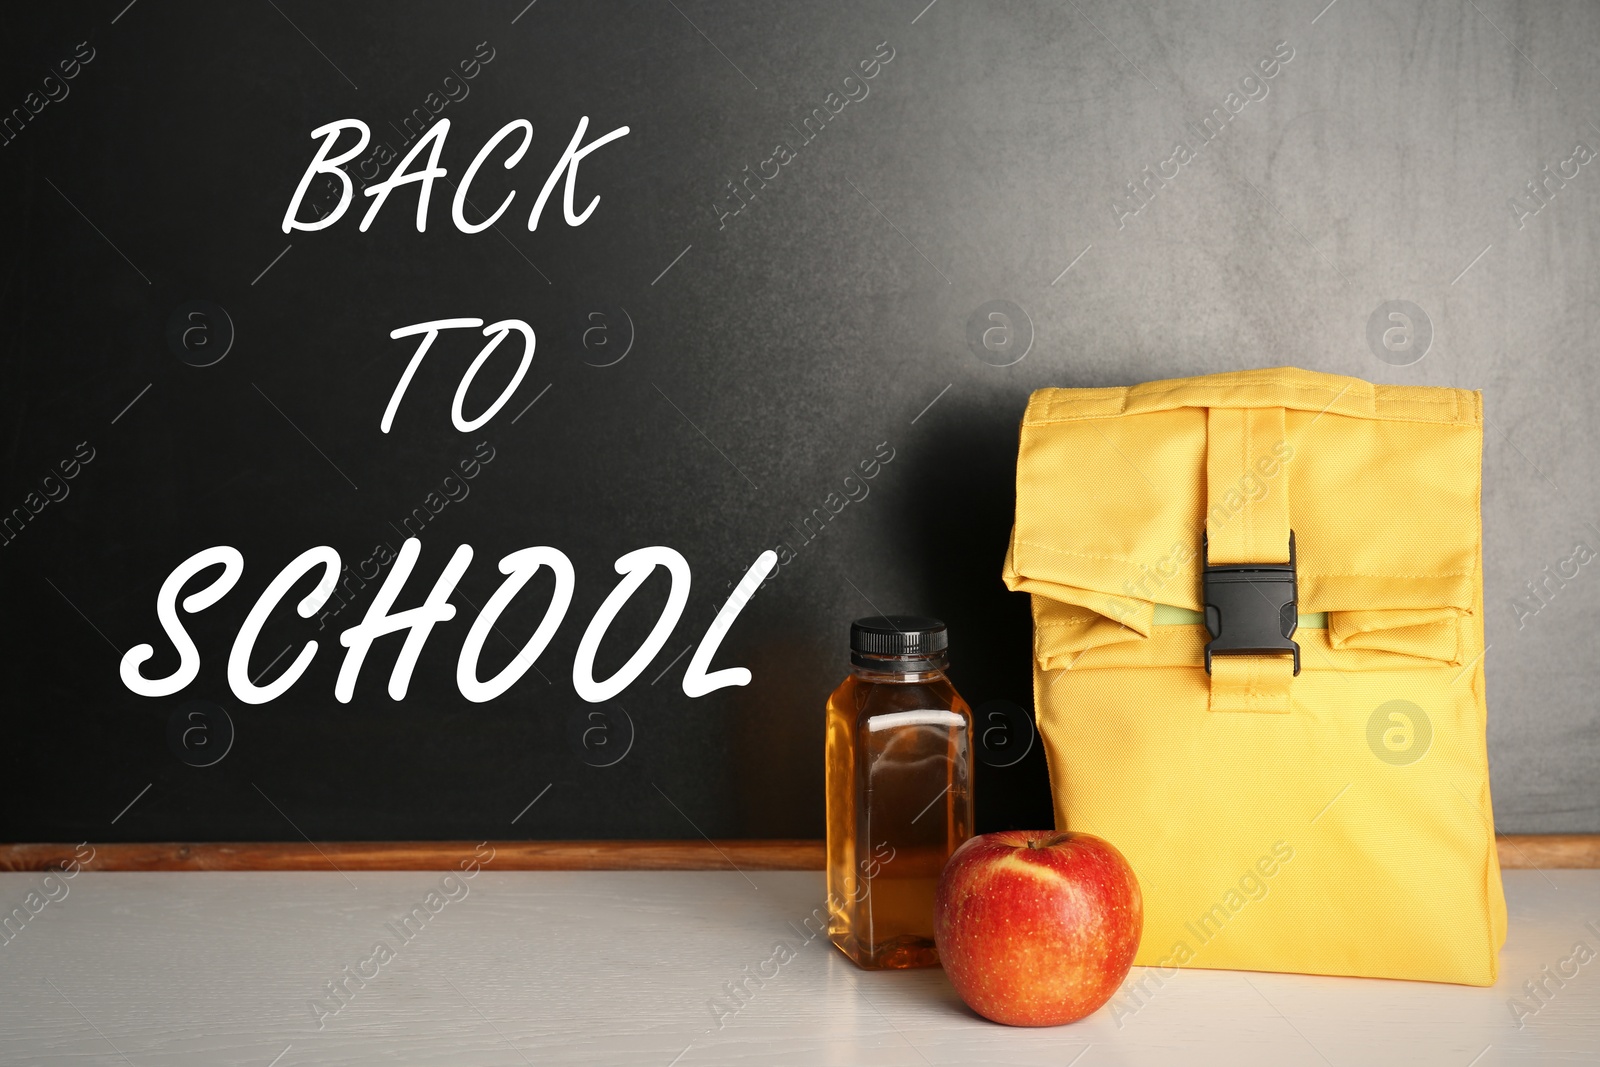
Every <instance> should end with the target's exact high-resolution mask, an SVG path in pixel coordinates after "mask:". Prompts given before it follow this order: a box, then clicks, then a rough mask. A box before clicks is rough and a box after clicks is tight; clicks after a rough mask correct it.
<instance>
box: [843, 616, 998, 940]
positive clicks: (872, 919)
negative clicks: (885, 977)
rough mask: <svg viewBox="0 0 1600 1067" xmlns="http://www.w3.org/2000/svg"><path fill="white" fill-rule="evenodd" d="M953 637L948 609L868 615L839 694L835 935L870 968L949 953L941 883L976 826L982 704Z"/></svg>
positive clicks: (860, 622)
mask: <svg viewBox="0 0 1600 1067" xmlns="http://www.w3.org/2000/svg"><path fill="white" fill-rule="evenodd" d="M947 645H948V634H947V633H946V630H945V625H944V623H942V622H940V621H939V620H938V619H930V618H924V617H921V616H916V615H888V616H883V615H877V616H872V617H870V618H865V619H857V620H856V621H855V622H854V623H852V624H851V626H850V663H851V667H852V669H851V672H850V676H849V677H848V678H846V679H845V680H844V681H843V682H842V683H841V684H840V685H839V688H837V689H835V690H834V691H833V695H832V696H830V697H829V698H828V707H827V761H828V766H827V793H828V913H829V924H828V936H829V938H830V940H832V941H833V943H834V944H835V945H837V946H838V947H839V949H840V951H842V952H843V953H844V954H845V955H846V956H849V957H850V959H852V960H853V961H855V963H856V964H857V965H858V966H860V967H863V968H867V969H870V970H876V969H884V968H899V967H928V966H933V965H936V964H937V963H938V962H939V953H938V950H937V949H936V948H935V947H934V942H933V894H934V889H935V887H936V886H937V884H938V881H939V873H940V871H942V870H943V869H944V864H945V861H946V860H947V859H949V858H950V854H951V853H952V852H954V851H955V849H956V847H957V846H958V845H960V844H961V842H963V841H965V840H966V839H967V838H968V837H970V836H971V835H972V749H971V743H970V738H971V735H972V711H971V709H970V708H968V707H967V703H966V701H964V700H962V699H961V696H960V694H958V693H957V692H956V690H955V686H953V685H951V684H950V679H949V678H948V677H946V676H945V673H944V672H945V668H946V667H947V666H948V664H949V652H948V649H947Z"/></svg>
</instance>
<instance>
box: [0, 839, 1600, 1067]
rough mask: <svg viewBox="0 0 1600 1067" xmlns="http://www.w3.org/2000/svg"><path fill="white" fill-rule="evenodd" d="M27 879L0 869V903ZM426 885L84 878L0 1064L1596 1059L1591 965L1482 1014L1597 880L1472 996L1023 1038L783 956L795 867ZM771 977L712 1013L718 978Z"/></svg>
mask: <svg viewBox="0 0 1600 1067" xmlns="http://www.w3.org/2000/svg"><path fill="white" fill-rule="evenodd" d="M41 877H42V876H40V875H37V874H5V875H0V907H3V908H4V909H10V908H11V907H13V906H18V905H21V904H22V903H23V901H24V899H25V898H26V896H27V894H28V893H29V892H30V891H34V890H37V889H38V888H39V885H40V881H41ZM441 877H442V875H441V874H440V873H439V872H403V873H352V874H349V875H348V876H345V875H340V874H337V873H331V872H330V873H328V874H320V873H204V874H201V873H170V874H126V873H91V872H84V873H82V874H80V875H79V876H78V877H76V878H75V879H73V880H72V881H70V882H69V883H64V884H65V885H66V887H67V890H68V892H67V894H66V895H65V896H64V897H61V898H60V899H58V900H55V901H52V902H50V903H48V904H45V905H44V906H42V907H41V908H40V909H39V911H38V914H36V915H33V916H32V917H31V918H30V919H29V920H28V921H27V922H26V923H25V924H24V925H22V926H21V927H20V928H18V929H15V930H14V932H13V933H12V935H11V940H10V941H9V942H8V943H7V944H5V945H4V946H0V1063H3V1064H7V1065H10V1064H35V1063H40V1064H57V1063H63V1064H125V1065H135V1067H144V1065H156V1064H165V1065H173V1064H177V1065H188V1064H194V1065H200V1064H204V1065H206V1067H215V1065H222V1064H239V1065H247V1067H294V1065H298V1064H439V1065H444V1064H449V1065H452V1067H463V1065H477V1064H496V1065H507V1067H517V1065H521V1064H550V1063H561V1064H566V1063H576V1064H629V1065H632V1064H642V1065H659V1067H669V1065H673V1064H676V1065H677V1067H709V1065H714V1064H724V1065H727V1064H763V1065H765V1064H805V1065H819V1064H872V1065H874V1067H893V1065H908V1067H917V1065H922V1064H965V1063H992V1064H1006V1065H1014V1064H1051V1065H1054V1067H1066V1065H1069V1064H1072V1065H1076V1067H1096V1065H1099V1064H1110V1063H1118V1064H1142V1063H1160V1064H1212V1063H1215V1064H1229V1065H1234V1064H1267V1063H1271V1064H1313V1065H1339V1067H1343V1065H1345V1064H1351V1065H1357V1064H1360V1065H1365V1064H1376V1063H1400V1064H1405V1065H1407V1067H1423V1065H1428V1064H1441V1065H1446V1067H1469V1065H1471V1067H1490V1065H1493V1064H1502V1063H1528V1064H1569V1063H1570V1064H1587V1065H1593V1064H1596V1063H1600V959H1596V960H1594V961H1592V962H1589V963H1587V964H1585V965H1582V966H1581V967H1580V968H1579V971H1578V974H1577V975H1576V977H1572V978H1568V979H1565V980H1564V981H1565V984H1564V986H1561V987H1559V988H1557V987H1555V985H1554V983H1551V984H1550V987H1551V988H1552V989H1555V993H1554V996H1553V997H1552V998H1551V999H1550V1000H1549V1001H1548V1002H1546V1003H1543V1004H1542V1005H1539V1011H1538V1012H1537V1014H1534V1015H1531V1016H1529V1017H1527V1018H1525V1019H1523V1020H1522V1023H1523V1025H1522V1026H1521V1027H1520V1028H1518V1026H1517V1025H1516V1024H1515V1022H1514V1020H1513V1014H1512V1012H1511V1010H1510V1006H1509V1001H1510V998H1511V997H1512V996H1513V995H1516V994H1519V993H1521V992H1522V985H1523V983H1524V982H1525V981H1526V980H1528V979H1533V978H1539V977H1542V969H1543V968H1544V967H1546V966H1549V967H1551V968H1552V969H1554V968H1555V967H1556V966H1557V965H1558V964H1559V962H1560V961H1562V960H1565V959H1568V958H1569V957H1570V956H1571V955H1572V952H1573V946H1574V944H1575V943H1577V942H1579V941H1582V942H1584V943H1586V944H1587V945H1588V946H1589V947H1590V948H1591V949H1594V950H1596V951H1597V952H1600V937H1597V936H1596V933H1595V930H1596V929H1600V871H1549V872H1540V871H1511V872H1508V873H1507V875H1506V890H1507V895H1508V896H1509V898H1510V905H1511V933H1510V938H1509V941H1508V943H1507V945H1506V948H1505V951H1504V953H1503V954H1502V957H1501V968H1502V977H1501V981H1500V984H1499V986H1498V987H1497V988H1494V989H1470V988H1464V987H1457V986H1445V985H1432V984H1426V983H1412V982H1385V981H1372V980H1360V979H1341V978H1315V977H1306V976H1300V975H1273V974H1248V975H1246V974H1242V973H1236V972H1227V971H1186V972H1183V973H1181V974H1179V975H1178V976H1177V977H1176V978H1174V979H1170V980H1168V981H1167V982H1166V984H1165V986H1164V987H1163V988H1161V989H1160V990H1159V991H1158V992H1156V993H1155V994H1154V995H1153V996H1150V997H1149V998H1147V999H1146V1000H1145V1001H1144V1002H1143V1003H1142V1004H1141V1005H1139V1006H1138V1007H1137V1010H1136V1011H1134V1012H1133V1013H1132V1014H1124V1015H1121V1016H1120V1017H1119V1018H1113V1014H1112V1012H1111V1011H1110V1010H1109V1009H1102V1010H1101V1011H1100V1012H1099V1013H1097V1014H1096V1015H1094V1016H1092V1017H1091V1018H1089V1019H1087V1020H1085V1021H1083V1022H1081V1023H1078V1024H1075V1025H1072V1026H1067V1027H1061V1028H1057V1029H1048V1030H1023V1029H1009V1028H1006V1027H1002V1026H997V1025H994V1024H992V1023H989V1022H986V1021H984V1020H982V1019H980V1018H978V1017H977V1016H975V1015H973V1014H972V1013H971V1012H969V1011H968V1010H967V1009H966V1008H965V1007H964V1006H963V1005H962V1004H961V1002H960V1001H959V1000H958V999H957V997H956V995H955V993H954V991H953V990H952V989H951V987H950V984H949V982H948V981H947V980H946V979H945V977H944V973H943V972H942V971H939V970H931V971H909V972H892V973H875V974H867V973H863V972H861V971H858V970H856V969H855V968H854V967H853V966H852V965H851V964H850V963H849V962H847V961H846V960H845V959H844V957H843V956H841V955H840V954H839V953H838V952H837V951H835V950H834V949H833V948H832V947H831V946H830V945H828V944H827V942H826V940H825V939H823V938H820V937H819V938H815V939H813V940H810V941H809V942H808V941H806V940H805V936H804V935H806V933H807V932H808V931H807V928H806V926H805V925H804V920H805V919H806V918H807V916H809V915H810V914H811V913H812V909H813V908H814V907H815V906H816V905H817V904H818V902H819V901H820V900H821V899H822V893H823V884H822V876H821V875H820V874H817V873H787V872H786V873H776V872H750V874H749V875H748V877H746V876H744V875H741V874H737V873H657V872H638V873H601V872H538V873H511V872H496V871H494V870H493V869H492V865H491V867H490V868H489V869H486V870H484V871H483V872H481V873H479V874H478V875H477V877H476V878H474V879H472V880H471V881H470V882H464V883H459V884H453V885H448V886H446V890H448V892H446V891H441V890H440V879H441ZM53 891H54V892H55V893H56V894H57V895H59V894H60V889H59V888H55V889H54V890H53ZM463 891H464V895H463ZM430 892H436V893H439V896H437V897H435V898H434V899H433V900H432V901H431V902H430V901H429V900H428V899H427V898H428V894H429V893H430ZM452 896H454V898H455V899H450V898H451V897H452ZM39 899H43V895H41V897H39V898H36V902H37V900H39ZM430 903H431V904H432V905H433V906H434V907H435V908H436V911H434V912H430V911H429V910H428V907H429V905H430ZM417 907H421V909H422V912H421V914H422V915H423V916H425V918H413V920H412V923H411V927H409V928H408V929H407V930H405V931H402V933H408V934H409V935H410V936H409V939H406V938H404V937H402V936H400V935H399V934H397V932H396V929H397V926H398V923H399V920H400V918H401V916H403V915H405V914H406V913H408V912H409V911H411V909H413V908H417ZM1591 922H1592V923H1594V924H1595V925H1594V926H1593V927H1590V926H1586V924H1588V923H1591ZM14 925H15V924H14ZM1356 933H1358V932H1357V931H1352V934H1356ZM379 941H382V942H385V943H386V944H387V945H388V946H389V947H390V949H391V951H392V952H393V955H392V958H388V959H387V960H383V959H382V958H381V954H380V956H379V957H378V958H374V956H373V950H374V946H375V944H376V943H377V942H379ZM778 941H783V942H785V943H786V944H787V945H789V946H790V947H791V949H793V951H794V958H793V959H791V960H789V961H788V962H786V963H784V964H782V965H781V966H778V965H776V964H775V963H768V962H767V961H769V960H772V959H774V957H775V952H774V947H775V943H776V942H778ZM783 955H784V954H782V953H778V954H777V956H778V957H782V956H783ZM346 967H349V968H351V970H350V972H346V971H345V968H346ZM746 968H748V970H746ZM774 969H776V974H775V975H774V976H772V977H768V978H764V979H762V980H761V983H762V984H760V985H759V986H758V985H757V984H756V983H755V982H749V983H747V988H748V989H749V990H750V993H749V995H748V999H747V1000H746V1001H745V1002H744V1003H743V1004H742V1006H741V1007H740V1008H739V1010H738V1011H737V1012H736V1013H735V1012H731V1011H728V1010H726V1009H727V1008H728V1007H729V1005H730V1003H731V1002H730V1001H729V1000H728V993H727V989H726V988H725V983H732V982H738V981H740V980H741V979H742V978H745V977H746V976H747V975H749V974H751V973H757V974H760V973H761V972H762V971H765V972H766V973H767V974H772V972H773V971H774ZM347 973H349V974H360V973H365V974H366V975H367V976H368V977H367V978H366V979H365V980H364V981H362V982H361V984H359V985H358V984H357V983H358V978H345V975H346V974H347ZM1138 975H1139V971H1138V970H1136V971H1135V972H1134V975H1133V977H1134V978H1137V977H1138ZM341 978H344V979H345V987H344V988H345V989H346V991H347V992H346V994H345V999H344V1001H342V1002H341V1001H340V1000H337V999H333V998H331V997H329V995H328V992H327V990H328V983H330V982H332V981H335V980H338V979H341ZM314 1000H322V1001H323V1008H322V1010H321V1012H320V1013H319V1011H318V1010H317V1009H314V1008H313V1006H312V1002H313V1001H314ZM717 1000H721V1001H722V1002H723V1005H722V1006H723V1008H724V1010H723V1012H722V1018H721V1020H720V1022H721V1024H722V1025H721V1026H720V1027H719V1025H718V1022H719V1020H718V1018H717V1016H716V1015H715V1014H714V1009H713V1007H712V1005H713V1003H714V1002H715V1001H717ZM1532 1003H1535V1004H1537V1002H1532ZM332 1008H338V1009H339V1010H338V1011H337V1012H333V1011H331V1009H332ZM319 1014H320V1023H321V1025H320V1028H319Z"/></svg>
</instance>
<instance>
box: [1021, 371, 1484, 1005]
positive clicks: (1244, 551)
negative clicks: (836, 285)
mask: <svg viewBox="0 0 1600 1067" xmlns="http://www.w3.org/2000/svg"><path fill="white" fill-rule="evenodd" d="M1482 448H1483V431H1482V400H1481V396H1480V394H1478V393H1476V392H1472V391H1468V390H1460V389H1446V388H1433V387H1413V386H1383V385H1372V384H1369V383H1367V382H1364V381H1360V380H1358V379H1355V378H1346V377H1340V376H1336V375H1329V374H1320V373H1314V372H1310V371H1304V370H1298V369H1295V368H1288V367H1285V368H1276V369H1265V370H1253V371H1241V372H1234V373H1228V374H1216V375H1208V376H1206V377H1200V378H1187V379H1177V380H1172V381H1161V382H1149V383H1145V384H1143V385H1137V386H1133V387H1130V388H1114V389H1043V390H1040V391H1038V392H1036V393H1034V394H1033V396H1032V398H1031V399H1030V401H1029V404H1028V410H1027V414H1026V415H1025V416H1024V418H1023V423H1022V433H1021V441H1020V448H1019V454H1018V460H1017V513H1016V524H1015V526H1014V528H1013V531H1012V539H1011V545H1010V549H1009V551H1008V552H1007V555H1006V562H1005V568H1004V578H1005V581H1006V584H1007V585H1008V586H1009V587H1010V588H1012V589H1014V590H1020V591H1023V592H1027V593H1029V594H1031V596H1032V604H1033V617H1034V655H1035V671H1034V696H1035V706H1036V709H1037V714H1038V721H1039V732H1040V735H1041V737H1042V739H1043V742H1044V748H1045V753H1046V756H1047V758H1048V761H1049V766H1050V777H1051V788H1052V792H1053V795H1054V799H1055V809H1056V825H1057V826H1058V827H1061V828H1064V829H1071V830H1079V831H1084V832H1087V833H1092V834H1096V835H1098V836H1101V837H1104V838H1105V839H1106V840H1108V841H1110V842H1111V843H1112V844H1114V845H1116V847H1117V848H1119V849H1120V850H1121V851H1122V852H1123V854H1124V855H1125V856H1127V858H1128V860H1129V862H1130V863H1132V865H1133V867H1134V870H1135V871H1136V873H1137V874H1138V877H1139V881H1140V884H1141V886H1142V887H1143V889H1144V904H1145V913H1144V914H1145V927H1144V938H1143V941H1142V943H1141V945H1140V948H1139V953H1138V956H1137V957H1136V959H1135V962H1136V963H1138V964H1141V965H1145V966H1154V967H1159V968H1164V969H1170V968H1175V967H1184V966H1191V967H1220V968H1236V969H1248V970H1264V971H1295V972H1303V973H1311V974H1335V975H1363V976H1371V977H1382V978H1406V979H1417V980H1426V981H1439V982H1458V983H1464V984H1468V985H1491V984H1493V983H1494V981H1495V977H1496V973H1497V969H1498V950H1499V948H1500V946H1501V945H1502V944H1503V943H1504V941H1505V928H1506V910H1505V899H1504V896H1503V894H1502V890H1501V884H1500V868H1499V861H1498V858H1497V854H1496V850H1495V841H1494V822H1493V814H1492V808H1491V804H1490V798H1489V768H1488V753H1487V749H1486V743H1485V715H1486V707H1485V702H1484V680H1483V653H1484V644H1483V590H1482V541H1481V535H1480V519H1479V497H1480V486H1481V461H1482ZM1290 530H1292V531H1293V532H1294V537H1295V552H1296V562H1297V573H1298V592H1299V602H1298V610H1299V612H1300V614H1301V615H1302V616H1306V615H1320V614H1322V613H1325V615H1326V628H1325V629H1306V628H1301V629H1300V630H1298V631H1297V632H1296V634H1295V640H1296V641H1298V642H1299V644H1300V648H1301V653H1300V659H1301V672H1300V674H1299V675H1298V676H1294V675H1293V674H1292V664H1291V661H1290V659H1289V658H1288V657H1287V656H1286V655H1230V656H1224V655H1217V656H1214V657H1213V672H1212V673H1211V674H1208V673H1207V672H1206V670H1205V667H1204V651H1203V650H1204V648H1205V645H1206V642H1207V640H1208V639H1209V635H1208V634H1207V632H1206V628H1205V626H1204V624H1203V622H1201V621H1198V618H1197V617H1196V616H1189V615H1183V614H1181V612H1198V611H1202V610H1203V607H1204V604H1203V599H1202V597H1203V594H1202V589H1201V577H1200V574H1201V569H1202V566H1203V564H1204V561H1205V552H1206V548H1207V546H1208V545H1209V548H1210V553H1211V562H1212V563H1214V564H1215V563H1224V562H1232V563H1248V562H1260V563H1269V562H1283V561H1286V560H1287V559H1288V558H1289V557H1288V537H1287V533H1288V531H1290ZM1158 605H1159V606H1161V607H1162V610H1161V611H1160V612H1158V611H1157V610H1156V609H1157V606H1158ZM1173 609H1180V610H1179V611H1174V610H1173ZM1174 617H1177V618H1181V619H1188V620H1195V621H1183V622H1177V623H1173V622H1170V621H1166V620H1171V619H1173V618H1174Z"/></svg>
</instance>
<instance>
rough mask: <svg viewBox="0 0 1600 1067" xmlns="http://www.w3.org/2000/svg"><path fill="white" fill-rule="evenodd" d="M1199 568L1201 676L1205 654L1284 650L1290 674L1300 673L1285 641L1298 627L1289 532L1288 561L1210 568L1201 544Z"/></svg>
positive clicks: (1295, 648)
mask: <svg viewBox="0 0 1600 1067" xmlns="http://www.w3.org/2000/svg"><path fill="white" fill-rule="evenodd" d="M1204 545H1205V548H1204V551H1205V570H1204V571H1203V572H1202V577H1201V583H1202V586H1203V592H1204V595H1205V604H1206V629H1207V630H1209V631H1210V632H1211V641H1210V642H1209V643H1208V644H1207V645H1206V673H1207V674H1210V673H1211V656H1212V654H1213V653H1217V654H1221V655H1235V654H1238V655H1255V656H1260V655H1266V654H1270V653H1273V652H1288V653H1290V654H1291V655H1293V656H1294V673H1295V674H1297V675H1298V674H1299V673H1300V645H1299V643H1298V642H1295V641H1291V640H1290V638H1292V637H1293V636H1294V631H1295V628H1296V627H1298V626H1299V625H1300V606H1299V603H1298V601H1299V598H1300V592H1299V582H1298V581H1297V580H1296V577H1295V558H1294V531H1293V530H1290V531H1289V562H1288V563H1224V564H1221V565H1220V566H1216V567H1213V566H1212V565H1211V543H1210V538H1209V537H1207V538H1206V539H1205V542H1204Z"/></svg>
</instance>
